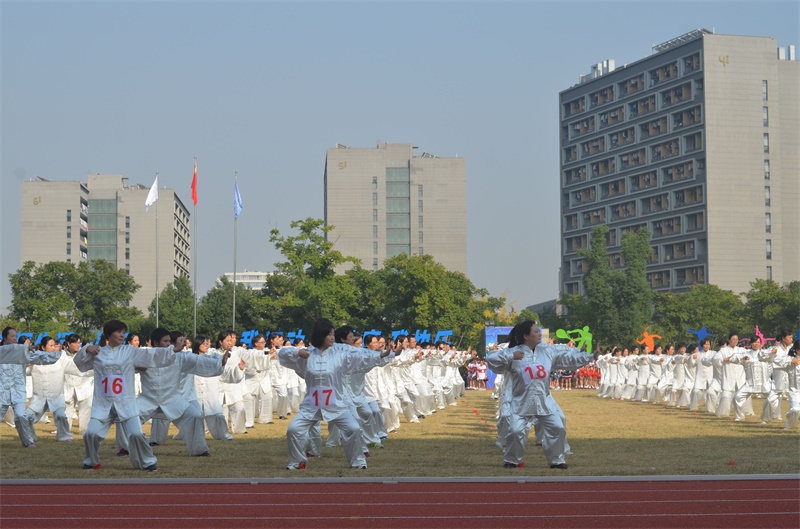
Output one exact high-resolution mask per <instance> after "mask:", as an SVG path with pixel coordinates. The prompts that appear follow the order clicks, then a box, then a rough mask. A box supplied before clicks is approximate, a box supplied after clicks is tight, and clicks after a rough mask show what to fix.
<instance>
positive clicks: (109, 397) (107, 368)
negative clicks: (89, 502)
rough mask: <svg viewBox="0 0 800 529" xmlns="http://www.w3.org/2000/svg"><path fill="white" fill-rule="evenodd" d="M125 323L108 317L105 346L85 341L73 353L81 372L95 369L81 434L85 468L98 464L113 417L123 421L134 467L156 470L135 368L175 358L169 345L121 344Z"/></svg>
mask: <svg viewBox="0 0 800 529" xmlns="http://www.w3.org/2000/svg"><path fill="white" fill-rule="evenodd" d="M127 329H128V326H127V325H125V324H124V323H123V322H121V321H119V320H111V321H109V322H108V323H106V324H105V325H104V326H103V337H104V338H105V339H106V340H107V344H108V345H106V346H104V347H99V346H97V345H88V346H86V347H84V348H82V349H81V350H80V351H78V353H77V354H76V355H75V357H74V361H75V365H76V366H78V369H79V370H80V371H82V372H86V371H89V370H90V369H94V402H93V403H92V419H91V420H90V421H89V427H88V428H87V430H86V434H84V436H83V441H84V445H85V448H86V454H85V457H84V459H83V468H84V469H87V470H89V469H97V468H100V454H99V450H100V443H102V441H103V439H105V437H106V434H107V433H108V429H109V428H110V427H111V424H113V422H114V419H116V418H119V420H120V421H121V422H123V423H124V428H125V432H126V433H127V435H128V447H129V451H130V460H131V465H133V468H136V469H141V470H147V471H150V472H153V471H156V470H158V467H157V466H156V461H157V460H156V457H155V456H154V455H153V449H152V448H151V447H150V445H149V444H147V439H146V438H145V436H144V433H142V423H141V422H140V421H139V409H138V407H137V406H136V394H135V393H134V371H135V369H136V368H137V367H138V368H150V367H163V366H167V365H170V364H172V363H173V362H174V361H175V355H174V353H173V350H172V347H168V348H157V349H137V348H135V347H132V346H130V345H123V341H124V340H125V331H127Z"/></svg>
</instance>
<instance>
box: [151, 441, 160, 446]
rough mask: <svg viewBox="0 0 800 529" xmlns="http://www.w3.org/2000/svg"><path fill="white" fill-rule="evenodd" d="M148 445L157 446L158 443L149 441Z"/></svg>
mask: <svg viewBox="0 0 800 529" xmlns="http://www.w3.org/2000/svg"><path fill="white" fill-rule="evenodd" d="M150 446H158V443H157V442H155V441H150Z"/></svg>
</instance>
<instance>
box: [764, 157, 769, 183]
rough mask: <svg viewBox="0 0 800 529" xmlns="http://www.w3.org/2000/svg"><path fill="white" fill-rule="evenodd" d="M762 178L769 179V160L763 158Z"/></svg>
mask: <svg viewBox="0 0 800 529" xmlns="http://www.w3.org/2000/svg"><path fill="white" fill-rule="evenodd" d="M764 180H769V160H764Z"/></svg>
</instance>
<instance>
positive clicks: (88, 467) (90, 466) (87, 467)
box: [83, 463, 102, 470]
mask: <svg viewBox="0 0 800 529" xmlns="http://www.w3.org/2000/svg"><path fill="white" fill-rule="evenodd" d="M100 468H102V467H101V466H100V465H99V464H97V465H94V466H92V465H87V464H86V463H84V464H83V470H100Z"/></svg>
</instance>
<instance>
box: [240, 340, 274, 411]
mask: <svg viewBox="0 0 800 529" xmlns="http://www.w3.org/2000/svg"><path fill="white" fill-rule="evenodd" d="M266 346H267V338H266V336H264V335H263V334H259V335H256V337H255V338H253V351H254V352H253V355H254V357H253V364H252V366H247V367H245V370H244V381H245V384H247V391H249V392H250V394H251V395H252V396H253V400H252V401H251V403H249V405H246V406H245V413H246V415H247V421H246V424H245V426H247V425H249V424H253V423H254V422H255V416H256V410H258V423H259V424H272V423H273V420H272V377H271V375H270V363H272V362H273V360H272V359H271V355H270V352H269V350H268V349H267V348H266ZM255 351H258V352H260V353H261V354H260V355H259V354H257V353H256V352H255ZM246 404H247V403H246Z"/></svg>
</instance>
